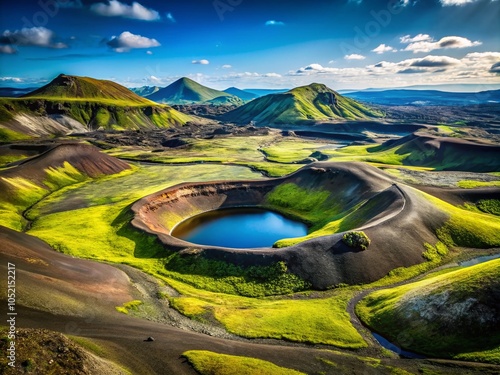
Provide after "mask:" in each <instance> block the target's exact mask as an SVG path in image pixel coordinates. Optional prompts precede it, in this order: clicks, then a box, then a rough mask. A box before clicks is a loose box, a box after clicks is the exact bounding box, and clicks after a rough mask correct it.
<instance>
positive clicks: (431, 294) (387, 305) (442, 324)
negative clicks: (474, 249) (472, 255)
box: [357, 259, 500, 364]
mask: <svg viewBox="0 0 500 375" xmlns="http://www.w3.org/2000/svg"><path fill="white" fill-rule="evenodd" d="M357 313H358V315H359V316H360V317H361V319H362V320H363V321H364V322H365V323H366V324H367V325H369V326H370V327H372V328H373V329H374V330H376V331H377V332H380V333H382V334H383V335H385V336H387V337H388V338H389V339H390V340H392V341H393V342H395V343H397V344H399V345H401V346H403V347H404V348H405V349H410V350H413V351H417V352H421V353H424V354H427V355H429V356H436V357H452V358H457V359H464V360H472V361H480V362H490V363H496V364H500V259H497V260H492V261H489V262H486V263H483V264H479V265H476V266H472V267H468V268H459V269H455V270H453V271H451V272H450V271H448V272H445V273H436V274H434V276H433V275H431V276H430V277H428V278H426V279H424V280H421V281H418V282H415V283H412V284H408V285H403V286H399V287H396V288H392V289H386V290H381V291H377V292H374V293H372V294H370V295H368V296H367V297H366V298H365V299H363V300H362V301H361V302H360V304H359V305H358V306H357Z"/></svg>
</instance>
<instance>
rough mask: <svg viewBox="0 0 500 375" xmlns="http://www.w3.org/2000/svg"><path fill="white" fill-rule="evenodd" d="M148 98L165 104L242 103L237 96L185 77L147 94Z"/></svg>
mask: <svg viewBox="0 0 500 375" xmlns="http://www.w3.org/2000/svg"><path fill="white" fill-rule="evenodd" d="M148 99H151V100H154V101H155V102H158V103H167V104H214V105H224V104H236V105H241V104H243V101H242V100H241V99H240V98H238V97H237V96H234V95H231V94H229V93H227V92H224V91H219V90H215V89H211V88H210V87H206V86H203V85H200V84H199V83H198V82H195V81H193V80H192V79H189V78H186V77H183V78H181V79H178V80H177V81H175V82H174V83H172V84H170V85H169V86H167V87H165V88H163V89H161V90H158V91H157V92H155V93H153V94H151V95H149V96H148Z"/></svg>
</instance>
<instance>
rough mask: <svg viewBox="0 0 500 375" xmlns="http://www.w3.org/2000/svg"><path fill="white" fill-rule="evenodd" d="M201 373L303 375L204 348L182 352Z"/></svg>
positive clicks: (220, 374)
mask: <svg viewBox="0 0 500 375" xmlns="http://www.w3.org/2000/svg"><path fill="white" fill-rule="evenodd" d="M182 356H183V357H185V358H187V360H188V361H189V363H190V364H191V365H192V366H193V367H194V369H195V370H196V371H197V372H198V373H200V374H201V375H232V374H238V375H301V374H302V375H304V374H303V373H302V372H299V371H296V370H292V369H288V368H285V367H280V366H276V365H275V364H273V363H271V362H268V361H263V360H261V359H256V358H251V357H240V356H235V355H227V354H219V353H214V352H210V351H206V350H190V351H187V352H184V353H182Z"/></svg>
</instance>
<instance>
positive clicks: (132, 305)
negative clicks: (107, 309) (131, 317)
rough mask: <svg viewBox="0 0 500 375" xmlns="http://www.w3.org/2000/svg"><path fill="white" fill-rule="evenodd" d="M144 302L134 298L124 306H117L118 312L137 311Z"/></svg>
mask: <svg viewBox="0 0 500 375" xmlns="http://www.w3.org/2000/svg"><path fill="white" fill-rule="evenodd" d="M143 303H144V302H142V301H139V300H133V301H130V302H126V303H124V304H123V305H122V306H116V307H115V309H116V311H118V312H121V313H123V314H127V315H128V313H129V312H130V311H137V310H138V308H139V306H141V305H142V304H143Z"/></svg>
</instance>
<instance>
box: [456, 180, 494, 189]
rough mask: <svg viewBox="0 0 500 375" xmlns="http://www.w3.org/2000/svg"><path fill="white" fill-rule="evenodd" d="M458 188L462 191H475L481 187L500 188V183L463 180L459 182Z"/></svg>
mask: <svg viewBox="0 0 500 375" xmlns="http://www.w3.org/2000/svg"><path fill="white" fill-rule="evenodd" d="M457 186H458V187H459V188H462V189H475V188H480V187H500V181H475V180H462V181H458V183H457Z"/></svg>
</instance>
